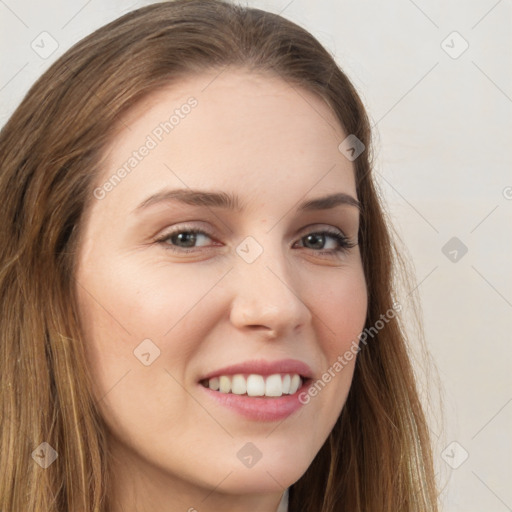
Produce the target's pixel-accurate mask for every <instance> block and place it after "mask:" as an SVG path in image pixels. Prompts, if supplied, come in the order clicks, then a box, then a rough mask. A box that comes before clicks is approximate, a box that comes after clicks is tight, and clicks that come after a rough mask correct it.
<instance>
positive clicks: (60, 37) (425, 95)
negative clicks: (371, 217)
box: [0, 0, 512, 512]
mask: <svg viewBox="0 0 512 512" xmlns="http://www.w3.org/2000/svg"><path fill="white" fill-rule="evenodd" d="M149 3H152V2H134V1H131V2H122V1H120V0H117V1H115V0H104V1H99V0H89V1H86V0H84V1H66V2H64V1H60V2H59V1H56V0H51V1H50V0H47V1H45V2H29V1H26V0H0V51H1V60H0V124H3V123H4V122H5V121H6V120H7V118H8V116H9V115H10V114H11V113H12V111H13V110H14V108H15V107H16V106H17V104H18V103H19V102H20V101H21V99H22V97H23V96H24V94H25V93H26V92H27V91H28V88H29V86H30V85H31V83H32V82H33V81H34V80H35V79H36V78H37V77H38V76H40V74H41V73H42V71H43V70H45V69H46V68H47V67H48V66H49V64H50V63H51V62H53V61H54V60H55V59H56V58H57V57H58V56H60V55H61V54H62V53H63V52H64V51H65V50H66V49H68V48H69V47H70V46H71V45H72V44H73V43H74V42H76V41H78V40H79V39H81V38H82V37H84V36H85V35H87V34H89V33H90V32H92V31H93V30H94V29H95V28H98V27H99V26H101V25H103V24H104V23H106V22H108V21H110V20H112V19H114V18H116V17H118V16H119V15H121V14H123V13H126V12H128V11H130V10H132V9H134V8H136V7H140V6H142V5H146V4H149ZM247 3H248V4H249V5H251V6H254V7H259V8H263V9H267V10H270V11H273V12H276V13H281V14H282V15H283V16H285V17H288V18H289V19H291V20H293V21H295V22H297V23H299V24H300V25H302V26H304V27H305V28H307V29H308V30H310V31H311V32H312V33H313V34H314V35H315V36H316V37H317V38H318V39H319V40H320V41H321V42H322V43H323V44H324V45H325V46H326V47H327V48H328V49H330V50H331V51H332V52H333V53H334V54H335V57H336V59H337V60H338V62H339V63H340V64H341V66H342V68H343V69H344V70H345V71H346V72H347V74H348V75H349V77H350V78H351V79H352V80H353V82H354V83H355V85H356V87H357V88H358V90H359V91H360V93H361V95H362V97H363V100H364V101H365V103H366V106H367V108H368V110H369V113H370V115H371V118H372V120H373V123H374V127H375V135H376V150H377V167H376V171H377V178H378V182H379V184H380V187H381V190H382V194H383V196H384V198H385V200H386V203H387V205H388V209H389V214H390V219H391V220H392V222H393V224H394V225H395V228H396V229H397V231H398V233H399V234H400V236H401V238H402V240H403V244H404V246H405V248H406V250H407V251H408V257H409V258H410V261H411V262H412V264H413V265H414V267H415V275H416V278H415V279H416V282H415V285H414V286H415V287H416V292H418V293H419V295H420V297H421V302H422V306H423V314H424V324H425V336H426V341H427V344H428V347H429V349H430V351H431V353H432V356H433V358H434V360H435V363H436V365H437V368H438V371H439V375H440V378H441V382H442V392H443V397H444V410H445V417H444V420H442V421H439V417H438V416H437V414H438V413H437V412H435V411H436V408H435V407H434V409H433V411H434V413H433V415H432V416H431V422H432V431H433V435H434V439H435V440H436V446H435V459H436V466H437V470H438V476H439V478H440V480H441V483H444V484H446V487H445V489H444V491H443V494H442V501H443V503H444V510H445V511H449V512H456V511H464V512H481V511H486V512H491V511H496V512H502V511H503V512H505V511H507V510H512V487H511V486H510V482H512V469H511V467H512V463H511V460H512V443H511V436H510V433H511V432H512V403H511V402H512V386H511V383H512V378H511V359H512V358H511V354H512V348H511V346H512V343H511V335H510V329H511V327H512V265H511V259H512V258H511V256H512V238H511V231H512V230H511V227H512V223H511V220H512V173H511V164H512V155H511V149H510V148H511V142H512V67H511V64H512V44H511V39H512V38H511V33H512V22H511V20H512V6H511V1H510V0H499V1H496V0H485V1H484V0H481V1H471V2H467V1H466V2H463V1H452V2H441V1H440V0H435V1H430V2H427V1H426V0H421V1H420V0H418V1H416V2H413V1H412V0H391V1H387V2H379V1H377V0H367V1H359V2H356V1H353V2H341V1H337V0H321V1H316V2H312V1H307V0H292V1H289V0H283V1H280V0H279V1H263V0H251V1H249V2H247ZM43 32H47V33H48V34H50V36H48V35H45V34H43V35H41V34H42V33H43ZM454 32H457V34H454ZM52 40H55V41H56V42H57V43H58V48H57V49H56V50H55V51H54V52H53V53H52V54H51V55H48V56H47V55H44V52H50V51H51V50H52V46H51V45H52V44H55V43H53V42H52ZM31 45H32V46H34V47H35V48H38V51H35V50H34V49H33V48H32V47H31ZM466 45H468V48H467V49H466V50H465V51H464V52H463V53H461V52H462V50H464V48H465V46H466ZM41 54H43V55H42V56H41ZM0 157H1V155H0ZM453 237H457V239H458V240H459V241H455V242H452V243H455V245H453V246H451V245H448V246H446V248H445V249H444V252H443V247H445V244H447V242H448V241H449V240H450V239H452V238H453ZM461 243H463V244H464V245H465V246H466V247H467V250H468V251H467V253H466V254H464V255H462V252H463V251H462V250H461V248H462V246H461V245H460V244H461ZM454 251H456V252H454ZM445 253H446V255H445ZM453 259H455V260H456V261H452V260H453ZM405 306H407V304H405ZM405 309H407V308H405ZM421 369H422V366H420V365H418V371H419V373H420V377H421V378H422V381H423V384H424V385H425V388H426V389H429V388H431V389H435V381H434V380H430V379H429V378H424V374H423V372H422V371H421ZM434 395H435V393H434ZM434 398H435V397H434ZM466 454H467V455H468V458H467V459H466V460H464V458H465V456H466Z"/></svg>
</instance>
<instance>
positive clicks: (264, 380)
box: [200, 373, 310, 398]
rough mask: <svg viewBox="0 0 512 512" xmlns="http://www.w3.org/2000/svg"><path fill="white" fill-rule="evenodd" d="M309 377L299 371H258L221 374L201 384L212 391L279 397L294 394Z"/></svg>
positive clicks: (202, 381) (204, 380)
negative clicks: (272, 372) (265, 372)
mask: <svg viewBox="0 0 512 512" xmlns="http://www.w3.org/2000/svg"><path fill="white" fill-rule="evenodd" d="M309 380H310V379H309V378H308V377H306V376H304V375H300V374H298V373H274V374H271V375H261V374H257V373H251V374H244V373H237V374H234V375H219V376H215V377H211V378H209V379H203V380H201V381H200V384H201V385H202V386H203V387H205V388H209V389H210V390H212V391H217V392H219V393H224V394H233V395H241V396H249V397H268V398H279V397H281V396H284V395H294V394H295V393H296V392H297V390H299V389H301V388H302V387H303V386H304V384H307V383H308V382H309Z"/></svg>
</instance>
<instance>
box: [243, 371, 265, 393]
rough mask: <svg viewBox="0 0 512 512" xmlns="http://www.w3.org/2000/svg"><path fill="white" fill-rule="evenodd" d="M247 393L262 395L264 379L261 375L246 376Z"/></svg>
mask: <svg viewBox="0 0 512 512" xmlns="http://www.w3.org/2000/svg"><path fill="white" fill-rule="evenodd" d="M247 394H248V395H249V396H263V395H264V394H265V381H264V380H263V377H262V376H261V375H249V377H247Z"/></svg>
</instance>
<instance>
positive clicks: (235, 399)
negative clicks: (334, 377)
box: [199, 380, 309, 421]
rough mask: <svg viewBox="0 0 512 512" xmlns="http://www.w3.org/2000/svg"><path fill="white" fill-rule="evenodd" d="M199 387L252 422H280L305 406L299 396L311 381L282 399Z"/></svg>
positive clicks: (281, 397) (213, 398)
mask: <svg viewBox="0 0 512 512" xmlns="http://www.w3.org/2000/svg"><path fill="white" fill-rule="evenodd" d="M199 387H200V388H201V389H202V390H203V392H204V393H206V394H207V396H208V397H210V398H211V399H212V400H215V401H216V402H217V403H220V404H221V405H224V406H225V407H228V408H230V409H231V410H233V411H235V412H237V413H238V414H240V415H242V416H244V417H246V418H249V419H250V420H253V421H279V420H284V419H285V418H287V417H288V416H291V415H292V414H293V413H294V412H296V411H298V410H299V409H300V408H301V407H302V406H303V405H304V404H303V403H301V402H300V401H299V395H300V394H301V393H302V392H304V391H306V390H307V388H308V387H309V380H308V381H306V382H305V383H304V384H303V385H302V386H301V387H300V388H299V389H298V390H297V391H296V392H295V393H294V394H293V395H283V396H280V397H266V396H258V397H254V396H247V395H235V394H233V393H221V392H219V391H214V390H213V389H210V388H206V387H204V386H203V385H202V384H199Z"/></svg>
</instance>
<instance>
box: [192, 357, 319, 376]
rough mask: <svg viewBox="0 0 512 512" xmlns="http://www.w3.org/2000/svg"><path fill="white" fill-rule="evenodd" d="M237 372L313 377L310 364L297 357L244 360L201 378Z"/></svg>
mask: <svg viewBox="0 0 512 512" xmlns="http://www.w3.org/2000/svg"><path fill="white" fill-rule="evenodd" d="M237 373H247V374H251V373H252V374H257V375H273V374H276V373H297V374H299V375H300V376H301V377H305V378H311V377H312V376H313V372H312V370H311V368H310V367H309V365H307V364H306V363H304V362H302V361H299V360H297V359H280V360H278V361H266V360H264V359H258V360H252V361H244V362H242V363H238V364H232V365H230V366H224V367H223V368H219V369H218V370H213V371H212V372H210V373H208V374H207V375H205V376H203V377H201V380H206V379H211V378H213V377H219V376H220V375H235V374H237Z"/></svg>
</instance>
